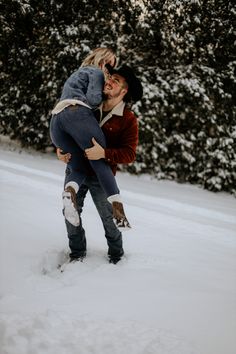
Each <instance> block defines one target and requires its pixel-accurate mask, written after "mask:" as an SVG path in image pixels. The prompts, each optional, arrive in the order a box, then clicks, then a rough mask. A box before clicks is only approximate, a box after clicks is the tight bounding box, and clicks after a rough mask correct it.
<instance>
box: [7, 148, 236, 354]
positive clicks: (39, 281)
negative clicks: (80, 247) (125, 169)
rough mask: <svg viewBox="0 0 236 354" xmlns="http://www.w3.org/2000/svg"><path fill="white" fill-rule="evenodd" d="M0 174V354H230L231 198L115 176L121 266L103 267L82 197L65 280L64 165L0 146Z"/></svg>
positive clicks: (235, 291)
mask: <svg viewBox="0 0 236 354" xmlns="http://www.w3.org/2000/svg"><path fill="white" fill-rule="evenodd" d="M0 168H1V175H0V181H1V184H0V185H1V187H0V188H1V194H0V195H1V198H0V208H1V226H0V231H1V238H0V343H1V345H0V353H1V354H41V353H42V354H54V353H55V354H56V353H60V354H90V353H91V354H106V353H107V354H108V353H109V354H110V353H113V354H222V353H227V354H234V353H235V352H236V337H235V333H236V277H235V275H236V257H235V256H236V218H235V208H236V199H235V198H234V197H233V196H230V195H227V194H225V193H219V194H214V193H211V192H208V191H204V190H202V189H200V188H198V187H196V186H191V185H187V184H184V185H180V184H177V183H175V182H170V181H156V180H152V179H151V178H150V177H149V176H141V177H137V176H130V175H128V174H121V173H120V174H118V176H117V180H118V184H119V186H120V188H121V190H122V194H123V198H124V200H125V205H126V211H127V214H128V216H129V219H130V222H131V223H132V225H133V229H132V230H131V231H128V232H126V233H124V235H123V238H124V247H125V251H126V256H125V258H124V259H123V260H122V261H121V262H120V263H118V264H117V265H113V264H109V263H108V262H107V259H106V251H107V247H106V242H105V238H104V234H103V229H102V225H101V222H100V219H99V218H98V215H97V212H96V209H95V207H94V205H93V202H92V200H91V198H90V196H88V197H87V200H86V204H85V209H84V216H83V218H84V219H83V220H84V226H85V229H86V232H87V242H88V256H87V258H86V260H85V261H84V263H77V264H73V265H72V264H71V265H68V267H67V268H66V270H65V272H64V273H61V272H60V271H59V270H58V269H57V265H58V263H60V262H62V261H63V260H64V259H65V258H66V255H67V252H68V247H67V238H66V232H65V226H64V221H63V218H62V215H61V190H62V183H63V173H64V172H63V171H64V165H63V164H62V163H61V162H59V161H57V160H56V158H55V156H53V155H51V154H39V153H35V152H29V151H17V150H16V151H14V150H12V149H10V148H9V149H8V148H6V147H3V146H2V147H0Z"/></svg>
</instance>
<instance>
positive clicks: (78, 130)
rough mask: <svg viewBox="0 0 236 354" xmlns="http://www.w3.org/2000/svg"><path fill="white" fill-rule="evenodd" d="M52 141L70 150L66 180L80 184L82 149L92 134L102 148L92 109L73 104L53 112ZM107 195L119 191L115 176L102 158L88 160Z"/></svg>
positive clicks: (88, 144) (103, 142) (84, 171)
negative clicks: (58, 111)
mask: <svg viewBox="0 0 236 354" xmlns="http://www.w3.org/2000/svg"><path fill="white" fill-rule="evenodd" d="M50 136H51V139H52V142H53V144H54V145H55V146H56V147H60V148H61V149H62V150H63V151H65V152H70V153H71V159H70V162H69V163H68V168H69V169H70V175H69V177H68V178H67V182H70V181H75V182H77V183H78V185H79V186H80V185H81V184H82V183H83V182H84V180H85V177H86V175H87V169H86V163H85V157H84V150H85V149H87V148H89V147H91V146H92V138H93V137H94V138H95V139H96V141H97V142H98V143H99V144H100V145H101V146H102V147H104V148H105V146H106V139H105V136H104V134H103V132H102V130H101V128H100V126H99V124H98V122H97V120H96V118H95V116H94V115H93V112H92V111H91V109H89V108H87V107H84V106H80V105H76V106H69V107H67V108H65V109H64V110H63V111H62V112H60V113H58V114H57V115H54V116H53V117H52V119H51V123H50ZM89 163H90V164H91V166H92V168H93V170H94V171H95V173H96V175H97V177H98V180H99V182H100V184H101V186H102V188H103V189H104V191H105V193H106V195H107V197H109V196H111V195H114V194H119V189H118V186H117V184H116V179H115V177H114V175H113V173H112V170H111V168H110V166H109V165H108V164H107V163H106V161H105V160H104V159H100V160H89Z"/></svg>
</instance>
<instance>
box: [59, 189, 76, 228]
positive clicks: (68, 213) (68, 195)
mask: <svg viewBox="0 0 236 354" xmlns="http://www.w3.org/2000/svg"><path fill="white" fill-rule="evenodd" d="M62 200H63V206H64V209H63V213H64V216H65V218H66V220H67V221H68V222H69V223H70V224H72V225H74V226H76V227H77V226H79V224H80V218H79V213H78V208H77V202H76V192H75V190H74V188H73V187H71V186H67V187H66V188H65V190H64V192H63V193H62Z"/></svg>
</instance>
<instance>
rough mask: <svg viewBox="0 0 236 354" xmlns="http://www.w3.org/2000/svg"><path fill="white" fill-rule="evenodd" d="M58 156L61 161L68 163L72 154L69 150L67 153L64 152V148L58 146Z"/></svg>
mask: <svg viewBox="0 0 236 354" xmlns="http://www.w3.org/2000/svg"><path fill="white" fill-rule="evenodd" d="M57 157H58V159H59V160H60V161H62V162H64V163H68V162H69V161H70V158H71V154H70V153H69V152H67V153H66V154H65V153H63V150H61V149H60V148H57Z"/></svg>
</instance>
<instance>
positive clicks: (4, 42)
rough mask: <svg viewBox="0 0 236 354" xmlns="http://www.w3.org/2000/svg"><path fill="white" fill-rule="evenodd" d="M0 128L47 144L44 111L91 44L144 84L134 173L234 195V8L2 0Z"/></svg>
mask: <svg viewBox="0 0 236 354" xmlns="http://www.w3.org/2000/svg"><path fill="white" fill-rule="evenodd" d="M0 10H1V15H0V22H1V26H0V28H1V29H0V47H1V52H0V69H1V74H0V97H1V99H0V119H1V128H0V132H1V133H3V134H7V135H9V136H10V137H11V138H13V139H19V140H20V141H21V142H22V144H23V145H26V146H29V145H30V146H33V147H35V148H37V149H42V150H43V149H44V148H46V147H47V146H49V145H50V140H49V135H48V126H49V120H50V111H51V109H52V107H53V106H54V104H55V102H56V100H57V99H58V98H59V96H60V93H61V88H62V85H63V83H64V81H65V79H66V78H67V77H68V75H69V74H70V73H72V72H73V71H74V70H75V69H77V67H78V66H79V65H80V63H81V61H82V59H83V58H84V57H85V56H86V55H87V53H88V52H89V51H90V50H91V49H93V48H95V47H98V46H109V47H113V48H114V49H116V50H117V53H118V55H119V57H120V63H123V62H126V63H127V64H129V65H131V66H132V67H133V68H134V69H135V71H136V72H137V74H138V75H139V76H140V78H141V79H142V82H143V86H144V98H143V100H142V102H138V103H137V104H136V105H135V106H134V107H133V109H134V111H135V112H136V114H137V115H138V116H139V117H140V119H139V122H140V144H139V147H138V155H137V161H136V162H135V163H134V164H132V165H131V166H128V167H127V169H128V170H129V171H130V172H132V173H141V172H146V173H152V174H154V175H155V176H156V177H157V178H170V179H175V180H178V181H181V182H185V181H188V182H191V183H197V184H201V185H203V186H204V187H205V188H207V189H210V190H214V191H219V190H225V191H229V192H232V193H236V189H235V182H236V172H235V170H236V169H235V165H236V144H235V140H236V117H235V101H236V97H235V96H236V95H235V92H236V80H235V67H236V58H235V53H234V47H233V43H234V42H235V31H234V29H233V23H234V21H235V16H236V9H235V6H234V5H233V1H225V0H218V1H215V0H183V1H180V0H153V1H149V0H143V1H135V0H129V1H124V0H114V1H109V0H103V1H98V0H80V1H75V0H68V1H66V2H65V1H63V0H57V1H56V0H47V1H46V0H40V1H36V0H8V1H5V2H4V3H3V1H2V3H1V4H0Z"/></svg>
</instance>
